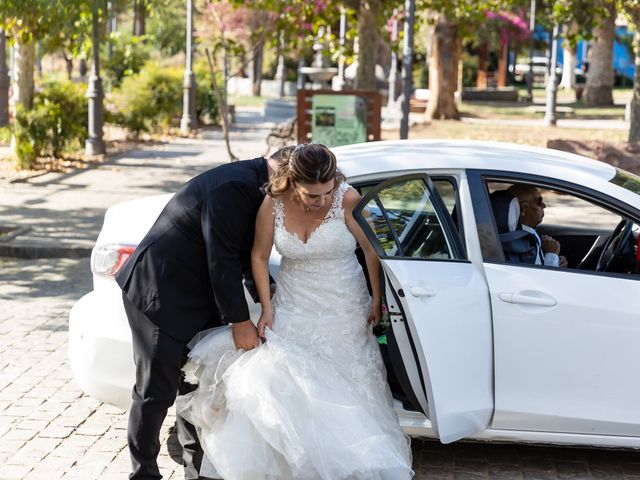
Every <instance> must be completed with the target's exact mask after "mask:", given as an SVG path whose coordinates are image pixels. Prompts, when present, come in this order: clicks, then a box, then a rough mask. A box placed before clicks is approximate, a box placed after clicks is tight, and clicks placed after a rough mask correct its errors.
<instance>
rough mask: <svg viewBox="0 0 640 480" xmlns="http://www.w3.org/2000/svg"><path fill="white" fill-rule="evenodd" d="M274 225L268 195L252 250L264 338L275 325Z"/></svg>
mask: <svg viewBox="0 0 640 480" xmlns="http://www.w3.org/2000/svg"><path fill="white" fill-rule="evenodd" d="M273 223H274V214H273V198H271V197H270V196H269V195H267V196H266V197H265V198H264V201H263V202H262V205H261V206H260V210H258V217H257V218H256V234H255V237H254V240H253V249H252V250H251V273H252V274H253V281H254V282H255V284H256V290H257V291H258V297H259V299H260V305H261V307H262V313H261V315H260V321H259V322H258V335H260V336H261V337H264V328H265V326H267V327H269V328H271V326H272V324H273V312H272V310H271V285H270V283H269V255H270V254H271V247H272V246H273Z"/></svg>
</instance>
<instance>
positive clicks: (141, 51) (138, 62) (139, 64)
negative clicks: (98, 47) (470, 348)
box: [103, 32, 151, 88]
mask: <svg viewBox="0 0 640 480" xmlns="http://www.w3.org/2000/svg"><path fill="white" fill-rule="evenodd" d="M143 40H144V37H133V36H131V35H123V34H122V33H121V32H114V33H112V34H111V37H110V38H109V44H110V45H111V58H107V59H106V60H105V61H104V66H103V71H104V75H105V80H106V81H107V84H108V86H109V87H111V88H114V87H118V86H119V85H120V84H121V83H122V80H123V79H124V78H125V77H127V76H129V75H133V74H135V73H138V72H139V71H140V70H142V68H143V67H144V65H145V63H146V62H147V61H148V60H149V58H150V57H151V49H150V47H148V46H147V45H145V44H144V41H143Z"/></svg>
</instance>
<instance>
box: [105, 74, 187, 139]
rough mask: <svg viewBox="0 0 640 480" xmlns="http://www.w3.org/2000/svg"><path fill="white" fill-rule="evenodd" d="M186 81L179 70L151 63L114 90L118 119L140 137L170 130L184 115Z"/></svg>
mask: <svg viewBox="0 0 640 480" xmlns="http://www.w3.org/2000/svg"><path fill="white" fill-rule="evenodd" d="M182 79H183V73H182V72H181V71H180V70H179V69H176V68H161V67H160V66H159V65H157V64H155V63H148V64H147V65H145V67H144V68H143V69H142V70H140V72H139V73H137V74H134V75H131V76H128V77H125V78H124V80H123V81H122V85H121V86H120V88H119V89H118V90H117V91H114V103H115V106H116V113H115V114H114V119H115V120H116V122H117V123H119V124H120V125H122V126H123V127H126V128H127V129H129V130H130V131H131V133H133V134H134V135H136V136H137V135H139V134H140V133H141V132H153V131H158V130H161V129H164V128H168V127H169V126H170V125H171V121H172V119H173V118H175V117H178V116H179V115H180V113H181V112H182Z"/></svg>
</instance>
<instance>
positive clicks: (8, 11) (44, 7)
mask: <svg viewBox="0 0 640 480" xmlns="http://www.w3.org/2000/svg"><path fill="white" fill-rule="evenodd" d="M86 4H87V2H86V1H82V0H57V1H55V2H52V1H51V0H2V1H1V2H0V28H3V29H4V30H6V31H8V32H11V33H12V37H14V38H15V37H19V39H20V41H21V43H28V42H30V41H32V40H34V39H42V38H43V37H44V36H45V35H47V34H49V33H50V32H53V33H55V34H57V33H58V32H61V31H64V29H65V27H66V26H68V25H69V22H70V20H71V21H72V22H73V21H74V20H75V19H77V18H78V17H79V15H80V12H81V11H82V10H86V9H87V8H88V7H87V5H86Z"/></svg>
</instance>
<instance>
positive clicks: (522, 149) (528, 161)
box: [332, 140, 616, 182]
mask: <svg viewBox="0 0 640 480" xmlns="http://www.w3.org/2000/svg"><path fill="white" fill-rule="evenodd" d="M332 150H333V151H334V152H335V154H336V157H337V158H338V165H339V166H340V169H341V170H342V171H343V172H344V173H345V175H347V177H349V178H354V177H360V176H369V175H372V174H379V173H392V172H393V173H399V172H402V171H415V170H422V169H425V168H428V169H430V170H460V169H482V170H498V171H506V172H521V173H530V174H534V175H541V176H549V177H551V178H560V179H566V180H569V181H572V182H580V181H582V180H585V179H587V180H588V179H592V180H594V179H598V180H604V181H609V180H611V179H612V178H613V177H614V176H615V175H616V169H615V168H614V167H612V166H611V165H609V164H606V163H604V162H600V161H597V160H592V159H590V158H587V157H583V156H580V155H575V154H572V153H567V152H562V151H559V150H552V149H547V148H539V147H531V146H528V145H519V144H513V143H503V142H487V141H476V140H387V141H380V142H368V143H360V144H355V145H347V146H342V147H336V148H334V149H332Z"/></svg>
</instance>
